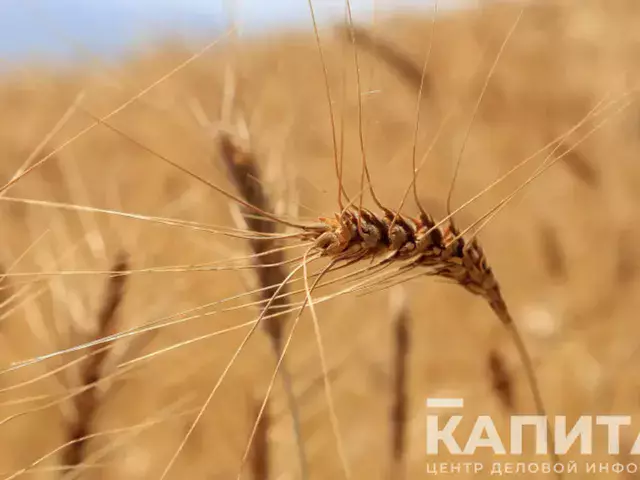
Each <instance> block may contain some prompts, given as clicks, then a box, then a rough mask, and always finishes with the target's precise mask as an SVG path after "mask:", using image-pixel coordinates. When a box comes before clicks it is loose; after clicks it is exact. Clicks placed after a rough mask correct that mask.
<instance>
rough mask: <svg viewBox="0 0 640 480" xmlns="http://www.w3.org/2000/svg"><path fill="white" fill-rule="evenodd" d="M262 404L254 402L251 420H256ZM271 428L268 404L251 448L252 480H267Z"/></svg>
mask: <svg viewBox="0 0 640 480" xmlns="http://www.w3.org/2000/svg"><path fill="white" fill-rule="evenodd" d="M261 404H262V402H261V401H259V400H258V401H256V402H255V405H254V408H253V409H252V410H253V411H252V414H251V417H250V418H251V419H254V418H256V416H257V415H258V414H259V413H260V407H261ZM270 428H271V414H270V412H269V403H267V405H266V406H265V409H264V412H263V413H262V416H261V417H260V420H259V422H258V428H257V429H256V434H255V437H254V440H253V445H252V446H251V474H252V475H253V479H254V480H269V472H270V462H269V453H270V452H269V430H270Z"/></svg>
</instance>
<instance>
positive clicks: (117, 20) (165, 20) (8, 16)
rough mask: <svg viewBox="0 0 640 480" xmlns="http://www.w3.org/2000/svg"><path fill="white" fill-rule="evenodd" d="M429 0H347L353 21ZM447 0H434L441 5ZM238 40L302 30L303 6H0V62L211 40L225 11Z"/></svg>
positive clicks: (229, 0)
mask: <svg viewBox="0 0 640 480" xmlns="http://www.w3.org/2000/svg"><path fill="white" fill-rule="evenodd" d="M431 1H432V0H352V8H353V11H354V15H355V16H356V17H357V18H359V19H366V18H371V15H372V11H373V6H374V5H375V8H376V9H377V10H378V11H384V10H390V9H398V8H420V7H425V8H429V5H430V4H431ZM447 2H451V0H441V3H442V4H444V3H447ZM230 7H231V8H233V9H234V10H235V12H236V13H235V16H236V18H237V19H238V22H239V24H240V28H241V31H242V32H243V33H244V34H250V33H252V32H256V31H262V30H264V29H269V28H274V27H282V26H290V27H291V26H292V27H300V28H308V27H309V26H310V20H309V19H310V16H309V9H308V5H307V0H110V1H105V0H0V62H2V63H3V64H6V63H11V62H14V61H16V60H23V59H29V58H37V59H39V60H45V59H48V60H52V61H56V60H60V59H64V60H68V59H73V58H81V57H82V56H83V55H86V54H90V55H101V56H105V57H113V56H117V55H118V54H120V53H123V52H128V51H131V50H132V49H135V48H136V47H139V46H141V45H144V44H145V43H149V42H152V41H153V40H154V39H156V40H157V39H158V38H163V37H167V36H174V37H178V38H184V39H193V38H198V37H203V36H204V37H207V38H212V37H213V36H215V35H216V32H217V31H220V30H223V29H224V28H225V27H226V26H227V25H228V24H229V23H228V22H229V8H230ZM314 7H315V9H316V12H317V15H318V17H319V18H320V19H321V20H322V21H327V20H329V19H332V20H335V19H338V18H340V17H341V15H342V13H343V12H344V0H315V1H314Z"/></svg>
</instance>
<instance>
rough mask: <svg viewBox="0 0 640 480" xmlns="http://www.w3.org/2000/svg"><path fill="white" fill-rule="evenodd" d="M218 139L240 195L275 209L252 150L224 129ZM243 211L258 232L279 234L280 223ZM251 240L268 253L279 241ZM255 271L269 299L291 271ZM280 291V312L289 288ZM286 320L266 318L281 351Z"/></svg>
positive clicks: (267, 259) (270, 259) (276, 303)
mask: <svg viewBox="0 0 640 480" xmlns="http://www.w3.org/2000/svg"><path fill="white" fill-rule="evenodd" d="M218 141H219V152H220V157H221V159H222V161H223V162H224V164H225V166H226V168H227V172H228V173H229V176H230V178H231V180H232V182H233V184H234V185H235V187H236V189H237V190H238V192H240V195H241V196H242V197H243V198H244V200H246V201H247V202H248V203H250V204H252V205H255V206H256V207H258V208H260V209H261V210H263V211H265V212H272V210H273V209H272V206H271V202H270V201H269V197H268V196H267V194H266V192H265V191H264V188H263V186H262V182H261V178H262V177H261V174H260V169H259V167H258V164H257V162H256V158H255V156H254V155H253V153H252V152H251V151H249V150H248V149H243V148H241V147H240V146H239V145H238V140H237V139H235V138H233V137H232V136H231V134H229V133H227V132H224V131H221V132H220V133H219V139H218ZM240 211H241V213H242V214H243V217H244V221H245V224H246V226H247V228H248V229H249V230H252V231H254V232H258V233H268V234H271V233H276V226H277V225H276V223H275V222H273V221H271V220H269V219H261V218H259V216H256V215H255V212H248V211H247V210H246V209H245V208H241V209H240ZM249 243H250V245H251V249H252V250H253V252H254V253H256V254H264V252H267V251H269V250H273V249H275V248H276V247H277V245H276V241H275V240H273V241H270V240H267V239H260V240H249ZM283 261H284V253H283V252H282V251H277V252H271V253H269V254H266V255H260V256H256V259H255V262H256V263H257V264H258V265H275V264H278V263H281V262H283ZM255 271H256V276H257V277H258V282H259V284H260V287H262V288H264V290H262V292H261V295H262V299H263V300H265V301H266V300H268V299H269V298H271V296H272V295H273V292H274V291H275V289H276V288H277V286H278V285H280V284H281V283H282V282H283V281H284V279H285V278H286V276H287V272H286V271H285V270H284V268H283V267H280V266H271V267H262V268H256V270H255ZM280 293H281V295H279V296H278V297H277V298H276V299H274V300H273V302H272V303H271V307H270V309H271V310H273V311H280V310H281V309H283V308H284V307H285V306H286V305H287V304H288V300H287V295H286V291H281V292H280ZM268 314H269V312H267V313H266V315H268ZM282 322H283V317H282V316H279V317H276V318H274V319H266V321H265V322H263V324H264V326H265V329H266V330H267V333H268V334H269V336H270V337H271V340H272V341H273V342H274V344H275V345H276V346H277V348H278V351H280V347H281V342H282V328H283V325H282Z"/></svg>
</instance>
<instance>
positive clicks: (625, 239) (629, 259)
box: [615, 228, 638, 286]
mask: <svg viewBox="0 0 640 480" xmlns="http://www.w3.org/2000/svg"><path fill="white" fill-rule="evenodd" d="M616 252H617V260H616V272H615V274H616V283H617V284H618V285H619V286H627V285H628V284H629V283H631V282H632V281H633V279H634V278H635V277H636V276H637V274H638V259H637V252H636V251H635V248H634V242H633V232H632V230H631V229H629V228H626V229H624V230H622V231H621V232H620V233H619V235H618V248H617V249H616Z"/></svg>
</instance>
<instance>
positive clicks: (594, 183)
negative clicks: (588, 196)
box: [554, 143, 600, 190]
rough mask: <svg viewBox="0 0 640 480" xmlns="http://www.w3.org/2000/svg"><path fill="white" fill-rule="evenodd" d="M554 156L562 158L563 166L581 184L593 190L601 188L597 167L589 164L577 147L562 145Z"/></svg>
mask: <svg viewBox="0 0 640 480" xmlns="http://www.w3.org/2000/svg"><path fill="white" fill-rule="evenodd" d="M554 155H555V156H556V157H561V158H562V162H561V164H562V165H564V166H565V167H566V168H567V170H568V171H569V173H571V175H572V176H574V177H575V178H576V179H577V180H578V181H579V182H580V183H582V184H584V185H586V186H587V187H589V188H590V189H593V190H595V189H597V188H599V187H600V174H599V173H598V171H597V170H596V169H595V167H594V166H593V165H591V163H589V160H587V159H586V158H585V156H584V155H583V154H581V153H580V151H579V149H578V148H577V147H576V146H572V145H566V144H565V143H562V144H561V145H560V146H559V148H558V149H557V150H556V152H555V154H554Z"/></svg>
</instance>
